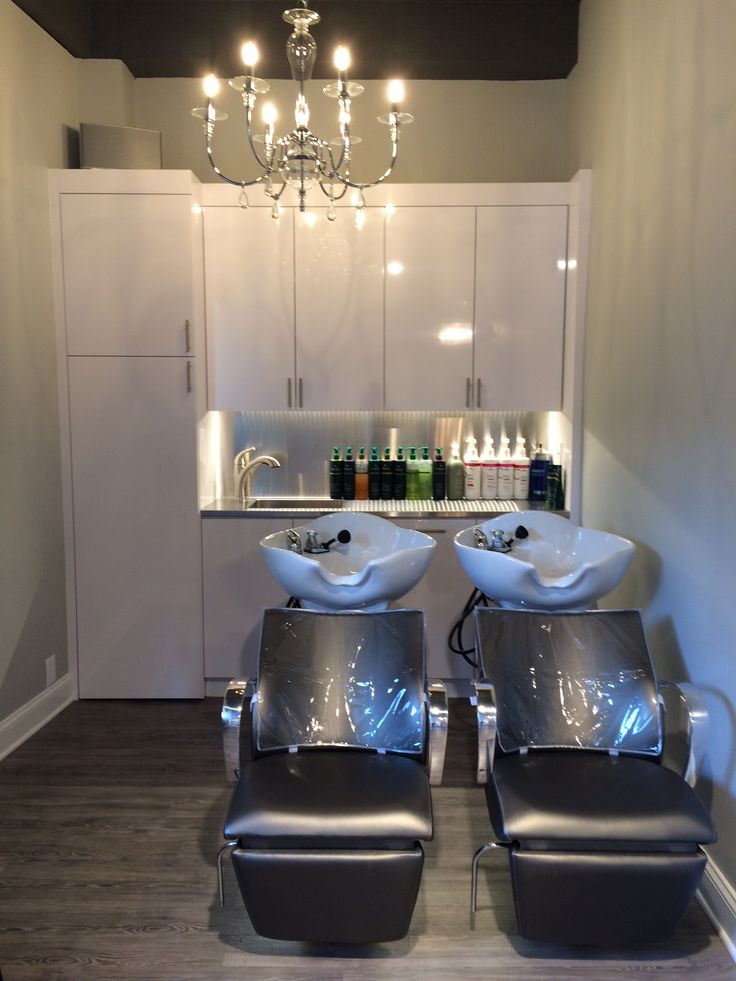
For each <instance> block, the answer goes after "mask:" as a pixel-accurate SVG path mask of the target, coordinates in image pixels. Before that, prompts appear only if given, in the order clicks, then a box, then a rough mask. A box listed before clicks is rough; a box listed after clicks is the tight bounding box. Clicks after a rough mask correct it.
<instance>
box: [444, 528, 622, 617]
mask: <svg viewBox="0 0 736 981" xmlns="http://www.w3.org/2000/svg"><path fill="white" fill-rule="evenodd" d="M519 526H523V527H524V528H526V530H527V532H528V537H527V538H516V530H517V528H519ZM476 529H479V530H480V531H481V532H482V533H483V535H485V537H486V538H487V540H488V541H489V542H491V541H492V539H493V534H494V531H495V532H497V531H499V530H500V531H501V532H503V537H504V538H506V539H509V538H513V539H514V541H513V544H512V547H511V550H510V551H508V552H502V551H493V550H490V549H481V548H478V547H477V546H476V540H475V535H476ZM454 542H455V551H456V553H457V557H458V559H459V561H460V565H461V566H462V567H463V570H464V572H465V574H466V575H467V577H468V578H469V579H470V581H471V582H472V583H473V584H474V585H475V586H476V588H477V589H479V590H480V591H481V592H482V593H485V595H486V596H487V597H488V598H489V599H493V600H495V601H496V602H497V603H498V604H499V605H501V606H505V607H510V608H512V609H514V608H515V609H531V610H587V609H590V608H591V606H592V605H593V604H594V603H595V601H596V600H598V599H600V597H601V596H605V595H606V593H610V592H611V590H612V589H613V588H614V587H615V586H617V585H618V584H619V583H620V582H621V580H622V579H623V577H624V576H625V575H626V572H627V571H628V568H629V566H630V565H631V561H632V559H633V558H634V545H633V543H632V542H630V541H628V539H626V538H620V537H619V536H618V535H611V534H609V533H608V532H604V531H594V530H592V529H589V528H581V527H580V526H579V525H576V524H573V523H572V522H571V521H569V520H568V519H567V518H562V517H560V516H559V515H557V514H549V513H547V512H545V511H520V512H517V513H514V514H504V515H500V516H499V517H498V518H493V519H492V520H490V521H486V522H484V523H483V524H481V525H477V526H475V528H466V529H465V530H464V531H461V532H459V533H458V534H457V535H456V536H455V539H454Z"/></svg>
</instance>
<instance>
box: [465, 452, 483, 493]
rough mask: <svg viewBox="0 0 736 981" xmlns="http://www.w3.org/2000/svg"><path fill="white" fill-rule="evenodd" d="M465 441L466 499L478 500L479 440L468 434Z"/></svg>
mask: <svg viewBox="0 0 736 981" xmlns="http://www.w3.org/2000/svg"><path fill="white" fill-rule="evenodd" d="M465 443H466V447H465V461H464V462H465V499H466V500H467V501H477V500H478V498H479V497H480V460H479V459H478V446H477V441H476V440H475V438H474V437H473V436H468V438H467V439H466V440H465Z"/></svg>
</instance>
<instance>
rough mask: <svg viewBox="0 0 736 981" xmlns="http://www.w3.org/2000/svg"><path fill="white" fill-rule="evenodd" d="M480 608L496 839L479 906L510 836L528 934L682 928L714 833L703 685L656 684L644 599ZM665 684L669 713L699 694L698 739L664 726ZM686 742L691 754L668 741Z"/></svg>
mask: <svg viewBox="0 0 736 981" xmlns="http://www.w3.org/2000/svg"><path fill="white" fill-rule="evenodd" d="M475 617H476V620H475V627H476V642H477V646H476V650H478V651H479V652H480V657H481V661H482V673H483V676H484V678H483V680H482V681H480V682H478V683H477V685H476V691H477V696H478V719H479V734H480V736H479V747H478V748H479V757H478V774H479V780H480V781H481V782H484V783H485V784H486V793H487V800H488V809H489V813H490V818H491V823H492V825H493V830H494V832H495V834H496V841H495V842H492V843H489V844H487V845H484V846H482V847H481V848H479V849H478V851H477V852H476V853H475V855H474V857H473V865H472V900H471V904H472V909H473V911H474V912H475V909H476V895H477V870H478V860H479V858H480V857H481V855H483V854H484V852H486V851H487V850H488V849H489V848H503V849H506V850H507V851H508V854H509V859H510V865H511V879H512V885H513V893H514V906H515V910H516V920H517V926H518V931H519V933H520V934H521V936H523V937H526V938H528V939H531V940H538V941H545V942H551V943H565V944H590V945H597V946H627V945H630V944H632V943H638V942H653V941H657V940H661V939H664V938H666V937H668V936H670V935H671V934H672V932H673V931H674V930H675V928H676V926H677V924H678V922H679V920H680V918H681V917H682V915H683V913H684V912H685V909H686V908H687V906H688V904H689V903H690V901H691V899H692V897H693V895H694V893H695V890H696V888H697V886H698V883H699V882H700V878H701V876H702V873H703V869H704V866H705V855H704V854H703V852H702V851H701V849H700V847H699V846H700V845H702V844H707V843H709V842H712V841H713V840H714V839H715V832H714V829H713V825H712V823H711V820H710V818H709V816H708V814H707V812H706V811H705V808H704V807H703V805H702V804H701V802H700V800H699V799H698V797H697V796H696V794H695V792H694V791H693V790H692V788H691V786H690V785H689V784H694V783H695V779H696V776H697V770H698V766H699V763H700V760H701V759H702V753H703V749H704V743H703V740H704V737H705V727H706V725H707V715H706V713H705V710H704V708H703V707H702V703H699V700H698V698H697V692H695V691H694V690H693V689H692V688H691V686H689V685H681V686H669V687H667V686H666V684H663V685H660V686H659V687H658V686H657V683H656V681H655V677H654V672H653V670H652V665H651V662H650V659H649V654H648V651H647V646H646V640H645V637H644V632H643V629H642V624H641V618H640V615H639V613H638V611H636V610H617V611H595V612H586V613H537V612H528V611H516V610H493V609H479V610H478V611H477V612H476V614H475ZM665 694H666V695H667V698H668V702H669V706H668V711H667V713H666V717H665V722H669V721H671V720H673V719H674V716H675V715H677V714H678V713H679V712H681V710H683V709H686V710H687V711H686V715H687V719H686V727H685V729H686V731H685V736H686V737H687V738H686V739H685V740H684V742H683V741H682V740H681V739H680V737H682V735H683V733H682V732H679V734H678V731H677V730H678V726H674V727H673V733H672V738H670V734H669V733H668V729H669V728H670V727H669V726H667V725H665V726H664V727H663V718H662V716H663V707H664V702H665ZM670 696H675V697H674V698H671V697H670ZM688 698H689V705H688V704H686V703H687V701H688ZM663 733H664V736H663ZM678 739H680V741H679V744H678ZM678 745H679V746H680V747H683V746H684V752H683V753H682V755H681V760H680V761H679V762H678V761H676V760H675V759H674V758H672V759H671V758H669V757H668V755H667V754H668V749H672V748H673V747H674V748H675V749H677V748H678ZM675 755H676V754H675Z"/></svg>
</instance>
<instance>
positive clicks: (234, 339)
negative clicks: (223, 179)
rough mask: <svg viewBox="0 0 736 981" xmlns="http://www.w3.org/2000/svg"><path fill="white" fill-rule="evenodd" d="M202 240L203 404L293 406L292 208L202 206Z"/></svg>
mask: <svg viewBox="0 0 736 981" xmlns="http://www.w3.org/2000/svg"><path fill="white" fill-rule="evenodd" d="M204 243H205V301H206V318H207V359H208V364H207V371H208V393H209V408H210V409H222V410H228V411H233V412H237V411H239V410H241V409H286V408H292V407H293V406H294V404H295V398H296V393H295V391H294V219H293V214H292V211H291V210H290V209H289V210H286V211H285V213H284V214H282V216H281V217H280V218H279V219H278V220H277V221H276V220H274V219H273V218H272V217H271V212H270V209H268V208H231V207H227V208H206V209H205V213H204Z"/></svg>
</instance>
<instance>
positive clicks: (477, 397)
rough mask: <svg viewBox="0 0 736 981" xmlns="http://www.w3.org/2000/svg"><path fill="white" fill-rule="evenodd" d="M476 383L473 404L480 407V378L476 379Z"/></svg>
mask: <svg viewBox="0 0 736 981" xmlns="http://www.w3.org/2000/svg"><path fill="white" fill-rule="evenodd" d="M476 384H477V386H478V390H477V394H476V398H475V404H476V405H477V407H478V408H480V378H478V379H477V380H476Z"/></svg>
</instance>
